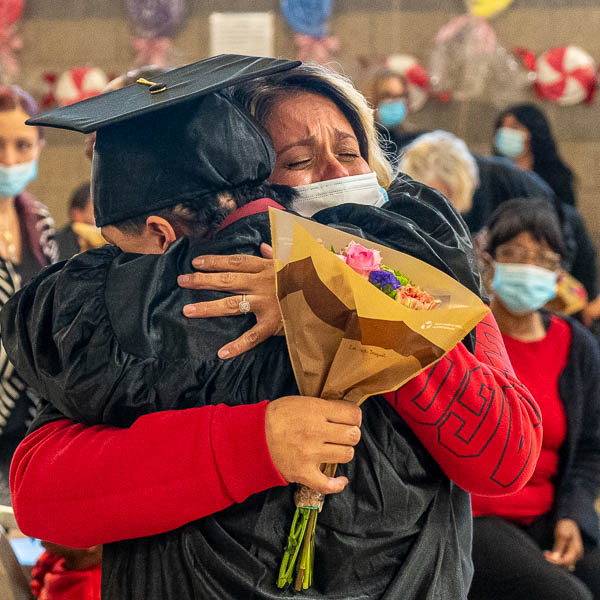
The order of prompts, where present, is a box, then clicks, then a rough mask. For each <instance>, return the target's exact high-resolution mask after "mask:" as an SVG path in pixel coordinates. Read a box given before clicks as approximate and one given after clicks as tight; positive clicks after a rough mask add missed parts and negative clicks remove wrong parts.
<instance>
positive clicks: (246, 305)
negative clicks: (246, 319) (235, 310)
mask: <svg viewBox="0 0 600 600" xmlns="http://www.w3.org/2000/svg"><path fill="white" fill-rule="evenodd" d="M239 309H240V312H241V313H242V314H243V315H245V314H246V313H249V312H250V302H248V300H246V294H243V295H242V301H241V302H240V303H239Z"/></svg>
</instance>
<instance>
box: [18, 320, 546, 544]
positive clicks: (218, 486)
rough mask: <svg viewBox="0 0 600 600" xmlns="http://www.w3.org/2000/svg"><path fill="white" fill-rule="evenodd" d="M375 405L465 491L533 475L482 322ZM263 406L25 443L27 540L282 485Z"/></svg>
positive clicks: (189, 517)
mask: <svg viewBox="0 0 600 600" xmlns="http://www.w3.org/2000/svg"><path fill="white" fill-rule="evenodd" d="M387 399H388V401H389V402H390V403H392V405H393V406H394V407H395V408H396V410H397V411H398V413H399V414H400V415H402V417H403V418H404V419H405V420H406V422H407V423H408V424H409V426H410V427H411V428H412V429H413V430H414V432H415V433H416V435H417V436H418V437H419V439H420V440H421V441H422V443H423V445H424V446H425V447H426V448H427V449H428V450H429V452H430V453H431V454H432V456H433V457H434V458H435V459H436V460H437V462H438V463H439V464H440V466H441V467H442V469H443V470H444V472H445V473H446V474H447V475H448V477H450V478H451V479H453V480H454V481H455V482H456V483H457V484H458V485H459V486H461V487H462V488H464V489H465V490H467V491H471V492H476V493H480V494H489V495H501V494H508V493H511V492H515V491H517V490H519V489H520V488H521V487H522V486H523V485H524V484H525V482H526V481H527V480H528V479H529V477H530V476H531V474H532V473H533V469H534V466H535V461H536V460H537V457H538V454H539V450H540V446H541V438H542V428H541V421H540V417H539V411H538V408H537V406H536V404H535V402H534V401H533V398H532V396H531V394H530V393H529V392H528V391H527V389H526V388H525V387H524V386H522V385H521V384H520V383H519V381H518V380H517V379H516V377H515V375H514V373H513V370H512V367H511V365H510V361H509V360H508V357H507V356H506V351H505V349H504V345H503V343H502V338H501V337H500V333H499V331H498V327H497V325H496V322H495V320H494V318H493V316H492V315H491V313H490V314H489V315H488V316H487V317H486V318H485V319H484V321H482V322H481V323H480V324H479V325H478V326H477V344H476V348H475V355H473V354H471V353H470V352H468V351H467V349H466V348H465V347H464V346H463V345H462V344H459V345H458V346H457V347H456V348H455V349H454V350H452V351H451V352H449V353H448V354H447V355H446V356H445V357H444V358H443V359H442V360H441V361H440V362H439V363H437V364H436V365H434V366H433V367H430V368H428V369H427V370H425V371H424V372H423V373H421V374H420V375H419V376H417V377H416V378H414V379H413V380H411V381H410V382H409V383H407V384H406V385H405V386H403V387H402V388H401V389H400V390H399V391H398V392H396V393H393V394H388V395H387ZM265 408H266V402H263V403H261V404H258V405H248V406H234V407H229V406H225V405H218V406H204V407H200V408H192V409H188V410H181V411H168V412H160V413H155V414H149V415H146V416H144V417H141V418H140V419H138V420H137V421H136V422H135V423H134V425H133V426H131V427H130V428H128V429H118V428H114V427H107V426H95V427H85V426H83V425H79V424H75V423H73V422H71V421H69V420H67V419H62V420H60V421H55V422H53V423H49V424H47V425H44V426H43V427H41V428H40V429H38V430H37V431H34V432H33V433H31V434H30V435H28V436H27V437H26V438H25V439H24V440H23V442H22V443H21V444H20V446H19V448H18V449H17V451H16V453H15V455H14V458H13V462H12V465H11V477H10V484H11V490H12V495H13V507H14V510H15V516H16V518H17V522H18V524H19V527H20V528H21V530H22V531H23V532H24V533H26V534H27V535H31V536H34V537H38V538H41V539H45V540H48V541H52V542H55V543H58V544H64V545H67V546H72V547H89V546H92V545H95V544H102V543H107V542H111V541H116V540H122V539H129V538H134V537H140V536H148V535H154V534H157V533H161V532H165V531H169V530H172V529H174V528H177V527H180V526H181V525H184V524H185V523H188V522H190V521H193V520H196V519H199V518H201V517H204V516H206V515H209V514H212V513H214V512H217V511H220V510H223V509H225V508H226V507H228V506H230V505H231V504H233V503H234V502H242V501H243V500H244V499H245V498H247V497H248V496H249V495H251V494H254V493H257V492H260V491H263V490H265V489H268V488H270V487H274V486H278V485H285V484H286V482H285V481H284V480H283V478H282V477H281V475H280V474H279V472H278V471H277V469H276V468H275V466H274V465H273V462H272V460H271V456H270V454H269V449H268V447H267V443H266V437H265V420H264V419H265V417H264V415H265Z"/></svg>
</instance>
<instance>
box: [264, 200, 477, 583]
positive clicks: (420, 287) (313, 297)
mask: <svg viewBox="0 0 600 600" xmlns="http://www.w3.org/2000/svg"><path fill="white" fill-rule="evenodd" d="M269 211H270V217H271V232H272V238H273V248H274V258H275V268H276V270H277V295H278V299H279V304H280V308H281V312H282V317H283V324H284V329H285V334H286V338H287V342H288V349H289V354H290V359H291V362H292V366H293V369H294V374H295V377H296V381H297V383H298V388H299V390H300V393H301V394H303V395H306V396H317V397H321V398H326V399H330V400H339V399H344V400H347V401H349V402H354V403H356V404H358V405H360V404H361V403H362V402H363V401H364V400H365V399H366V398H368V397H369V396H372V395H375V394H383V393H386V392H391V391H393V390H396V389H398V388H399V387H400V386H402V385H403V384H404V383H406V382H407V381H408V380H409V379H411V378H413V377H415V376H416V375H418V374H419V373H420V372H421V371H423V370H424V369H425V368H427V367H428V366H430V365H432V364H433V363H434V362H436V361H437V360H439V359H440V358H441V357H442V356H443V355H444V354H445V353H446V352H448V351H449V350H451V349H452V348H453V347H454V346H455V345H456V344H457V343H458V342H460V340H461V339H462V338H463V337H464V336H465V335H466V334H467V333H468V332H469V331H470V330H471V329H472V328H473V327H474V326H475V325H476V324H477V323H478V322H479V321H480V320H481V319H482V318H483V317H484V316H485V315H486V313H487V312H488V309H487V307H486V306H485V305H484V304H483V303H482V302H481V300H480V299H479V298H478V297H477V296H476V295H475V294H473V293H472V292H470V291H469V290H467V289H466V288H465V287H463V286H462V285H461V284H459V283H458V282H457V281H456V280H454V279H453V278H452V277H450V276H449V275H446V274H445V273H442V272H441V271H438V270H437V269H435V268H433V267H431V266H430V265H428V264H426V263H424V262H422V261H420V260H418V259H415V258H413V257H412V256H409V255H407V254H404V253H402V252H398V251H395V250H392V249H390V248H385V247H384V246H380V245H379V244H374V243H368V247H365V246H363V245H361V244H359V243H357V242H356V240H355V239H353V236H351V235H349V234H347V233H344V232H342V231H339V230H337V229H333V228H331V227H326V226H324V225H320V224H318V223H315V222H313V221H309V220H306V219H303V218H301V217H296V216H294V215H291V214H289V213H286V212H284V211H277V210H272V209H269ZM434 309H435V310H434ZM335 468H336V465H324V466H323V471H324V472H325V473H326V474H327V475H329V476H332V475H333V474H334V472H335ZM295 500H296V506H297V509H296V514H295V516H294V520H293V523H292V528H291V532H290V536H289V538H288V545H287V548H286V550H285V553H284V558H283V561H282V565H281V569H280V573H279V579H278V586H279V587H284V586H287V585H290V584H291V583H294V585H295V587H296V589H297V590H301V589H306V588H308V587H309V586H310V585H311V582H312V564H313V561H314V556H315V532H316V524H317V514H318V512H319V511H320V510H321V508H322V506H323V500H324V498H323V496H322V495H321V494H319V493H318V492H315V491H314V490H310V489H308V488H305V487H304V486H299V489H298V491H297V493H296V497H295Z"/></svg>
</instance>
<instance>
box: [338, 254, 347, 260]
mask: <svg viewBox="0 0 600 600" xmlns="http://www.w3.org/2000/svg"><path fill="white" fill-rule="evenodd" d="M336 256H337V257H338V258H339V259H340V260H341V261H343V262H346V257H345V256H344V255H343V254H336Z"/></svg>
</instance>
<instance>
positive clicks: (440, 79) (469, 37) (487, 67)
mask: <svg viewBox="0 0 600 600" xmlns="http://www.w3.org/2000/svg"><path fill="white" fill-rule="evenodd" d="M429 72H430V77H431V87H432V90H433V91H434V92H435V93H437V94H442V95H446V96H448V97H452V98H455V99H456V100H472V99H475V98H487V99H489V100H491V101H492V102H494V103H496V104H499V105H502V104H504V103H507V102H511V101H515V100H517V99H518V98H519V97H520V95H521V93H522V92H523V90H524V88H525V87H526V86H527V85H529V83H530V81H531V79H530V77H529V75H528V73H527V71H526V70H525V69H524V68H523V67H522V66H521V64H520V62H519V61H518V60H517V59H516V58H515V57H514V56H513V55H512V54H511V53H510V52H508V51H506V50H505V49H504V48H503V47H502V46H500V45H499V44H498V41H497V39H496V33H495V32H494V29H493V28H492V26H491V25H490V24H489V22H488V21H487V20H486V19H484V18H482V17H477V16H474V15H472V14H465V15H461V16H459V17H455V18H454V19H451V20H450V22H449V23H447V24H446V25H444V27H442V28H441V29H440V31H439V32H438V34H437V36H436V38H435V43H434V47H433V50H432V52H431V56H430V63H429Z"/></svg>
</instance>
